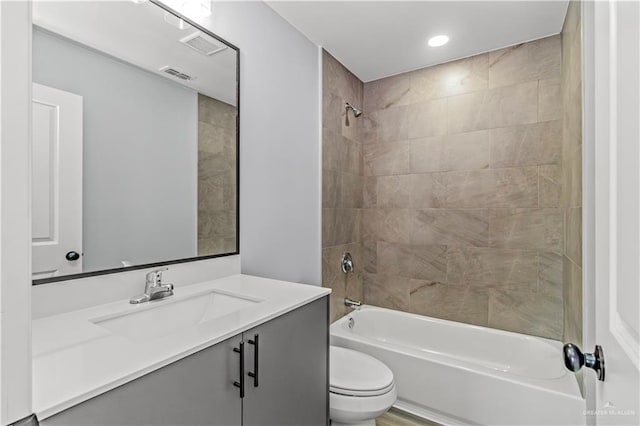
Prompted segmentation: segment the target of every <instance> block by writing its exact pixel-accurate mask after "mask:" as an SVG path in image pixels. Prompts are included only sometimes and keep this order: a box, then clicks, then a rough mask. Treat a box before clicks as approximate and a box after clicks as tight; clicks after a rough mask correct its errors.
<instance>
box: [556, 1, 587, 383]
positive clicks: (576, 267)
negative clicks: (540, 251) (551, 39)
mask: <svg viewBox="0 0 640 426" xmlns="http://www.w3.org/2000/svg"><path fill="white" fill-rule="evenodd" d="M581 43H582V40H581V16H580V2H578V1H571V2H570V3H569V8H568V10H567V17H566V19H565V23H564V27H563V29H562V101H563V105H564V119H563V124H564V125H563V129H562V174H561V182H562V184H563V188H564V191H563V196H562V206H563V207H564V229H565V245H564V250H563V256H562V260H563V264H564V278H563V282H564V341H565V342H572V343H575V344H577V345H581V344H582V92H581V91H582V72H581V69H582V62H581ZM578 380H579V382H580V383H582V376H581V375H580V376H579V378H578Z"/></svg>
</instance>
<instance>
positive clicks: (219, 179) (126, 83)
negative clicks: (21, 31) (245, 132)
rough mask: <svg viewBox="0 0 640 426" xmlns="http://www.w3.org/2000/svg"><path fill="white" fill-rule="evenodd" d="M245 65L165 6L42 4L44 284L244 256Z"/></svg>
mask: <svg viewBox="0 0 640 426" xmlns="http://www.w3.org/2000/svg"><path fill="white" fill-rule="evenodd" d="M195 3H198V5H199V7H202V8H206V7H207V4H208V2H194V4H195ZM200 3H202V4H200ZM203 12H204V13H207V12H208V11H206V10H203ZM238 66H239V51H238V49H237V48H236V47H234V46H233V45H231V44H229V43H227V42H225V41H224V40H222V39H220V38H219V37H217V36H215V35H214V34H212V33H210V32H208V31H207V30H205V29H203V28H201V27H199V26H198V25H196V24H195V23H193V22H190V21H188V20H187V19H185V18H184V17H182V16H181V15H179V14H177V13H174V12H172V11H170V9H165V6H163V5H161V4H160V3H157V2H145V1H140V0H136V1H120V2H104V1H94V2H90V1H82V2H71V1H68V2H56V1H40V2H38V1H36V2H35V3H34V4H33V103H32V111H33V112H32V122H33V137H32V217H33V223H32V236H33V244H32V252H33V256H32V259H33V262H32V264H33V268H32V272H33V280H34V284H40V283H46V282H51V281H59V280H62V279H69V278H78V277H83V276H90V275H98V274H104V273H111V272H120V271H123V270H128V269H137V268H143V267H149V266H158V265H163V264H169V263H176V262H184V261H188V260H194V259H197V258H206V257H216V256H223V255H230V254H237V253H238V181H239V180H238V162H239V161H238V123H239V117H238V108H237V106H238V93H239V90H238V87H239V82H238V75H239V73H238Z"/></svg>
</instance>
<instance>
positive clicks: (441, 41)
mask: <svg viewBox="0 0 640 426" xmlns="http://www.w3.org/2000/svg"><path fill="white" fill-rule="evenodd" d="M448 42H449V36H446V35H444V34H441V35H437V36H434V37H431V38H430V39H429V46H431V47H440V46H444V45H445V44H447V43H448Z"/></svg>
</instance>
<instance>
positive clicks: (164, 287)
mask: <svg viewBox="0 0 640 426" xmlns="http://www.w3.org/2000/svg"><path fill="white" fill-rule="evenodd" d="M168 269H169V268H161V269H156V270H155V271H151V272H149V273H148V274H147V275H146V283H145V286H144V293H143V294H141V295H139V296H135V297H132V298H131V300H129V303H132V304H138V303H145V302H150V301H152V300H156V299H164V298H165V297H169V296H172V295H173V284H162V272H164V271H166V270H168Z"/></svg>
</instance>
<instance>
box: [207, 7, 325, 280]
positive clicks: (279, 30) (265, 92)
mask: <svg viewBox="0 0 640 426" xmlns="http://www.w3.org/2000/svg"><path fill="white" fill-rule="evenodd" d="M199 22H200V23H201V24H202V25H203V26H205V27H206V28H209V29H211V31H213V32H214V33H216V34H218V35H219V36H221V37H223V38H225V39H226V40H228V41H229V42H230V43H233V44H234V45H236V46H238V47H239V48H240V83H241V88H240V253H241V258H242V272H243V273H245V274H252V275H259V276H264V277H269V278H276V279H282V280H289V281H294V282H300V283H307V284H315V285H320V283H321V275H322V274H321V268H320V263H321V251H320V235H321V234H320V232H321V227H320V218H321V216H320V215H321V212H320V190H321V174H320V159H321V144H320V72H319V52H318V47H317V46H316V45H314V44H313V43H312V42H311V41H309V40H308V39H307V38H305V37H304V36H303V35H302V34H301V33H300V32H298V31H297V30H296V29H295V28H293V27H292V26H291V25H290V24H289V23H287V22H286V21H285V20H284V19H282V18H281V17H280V16H279V15H278V14H276V13H275V12H274V11H273V10H272V9H271V8H269V7H268V6H267V5H266V4H264V3H263V2H216V3H215V4H214V12H213V14H212V15H211V16H210V17H209V18H206V19H201V20H199Z"/></svg>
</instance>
